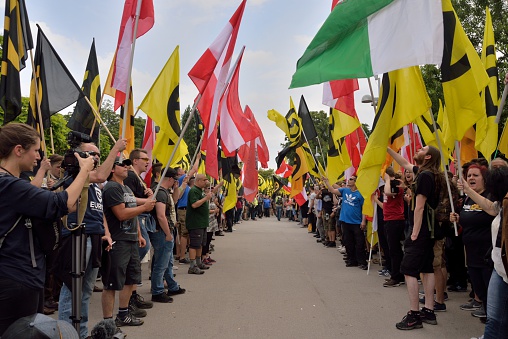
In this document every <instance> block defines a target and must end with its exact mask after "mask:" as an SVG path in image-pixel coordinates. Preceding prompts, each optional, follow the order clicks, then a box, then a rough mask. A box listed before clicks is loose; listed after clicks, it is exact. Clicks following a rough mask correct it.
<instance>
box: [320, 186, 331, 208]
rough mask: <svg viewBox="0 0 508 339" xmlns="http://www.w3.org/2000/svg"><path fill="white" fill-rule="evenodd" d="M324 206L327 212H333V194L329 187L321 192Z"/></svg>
mask: <svg viewBox="0 0 508 339" xmlns="http://www.w3.org/2000/svg"><path fill="white" fill-rule="evenodd" d="M321 201H322V208H323V211H324V212H325V213H328V214H332V210H333V194H332V193H331V192H330V191H328V190H327V189H325V190H323V191H322V192H321Z"/></svg>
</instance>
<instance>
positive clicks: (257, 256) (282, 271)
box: [90, 217, 483, 338]
mask: <svg viewBox="0 0 508 339" xmlns="http://www.w3.org/2000/svg"><path fill="white" fill-rule="evenodd" d="M235 228H236V231H234V232H233V233H226V235H225V236H224V237H219V236H216V237H215V239H216V240H215V241H214V242H213V243H214V244H215V249H216V250H215V252H213V253H212V257H213V258H214V259H215V260H217V263H215V264H214V265H213V266H212V268H211V269H209V270H208V271H207V272H206V273H205V274H204V275H201V276H196V275H189V274H187V268H188V265H178V266H179V270H177V271H175V273H176V280H177V281H178V283H179V284H180V285H181V286H182V287H183V288H185V289H187V293H186V294H184V295H179V296H175V297H174V299H175V300H174V303H172V304H157V303H156V304H155V306H154V308H153V309H150V310H147V311H148V316H147V317H146V318H144V321H145V323H144V325H142V326H139V327H122V330H123V331H124V332H125V333H127V334H128V338H407V337H411V338H471V337H476V336H479V335H480V334H482V333H483V325H482V324H481V323H480V321H479V320H478V319H476V318H474V317H472V316H471V315H470V314H469V312H466V311H461V310H460V309H459V305H460V304H462V303H465V302H467V299H468V293H453V292H449V295H450V300H449V301H447V302H446V304H447V308H448V310H447V312H440V313H437V320H438V325H437V326H433V325H427V324H424V328H423V329H417V330H412V331H399V330H397V329H396V328H395V323H396V322H398V321H400V319H401V318H402V317H403V316H404V314H405V313H406V312H407V310H408V299H407V292H406V288H405V286H404V285H403V286H400V287H394V288H385V287H383V286H382V284H383V281H384V278H381V277H379V276H378V273H377V270H378V269H380V267H379V266H378V265H373V267H372V269H371V273H370V275H367V272H366V271H362V270H360V269H358V268H346V267H345V265H344V263H343V260H342V255H341V254H339V252H338V251H337V250H335V249H332V248H324V247H323V246H322V245H320V244H317V243H316V241H315V238H314V237H312V236H311V235H310V234H308V232H307V230H306V229H304V228H300V226H299V225H298V224H297V223H296V222H289V221H287V219H283V220H282V221H280V222H278V221H277V219H276V218H274V217H271V218H263V219H260V220H257V221H244V222H242V223H241V224H239V225H235ZM143 277H144V280H143V283H144V284H143V286H142V287H139V288H138V293H140V294H141V295H142V296H144V297H145V298H146V299H150V297H151V295H150V281H149V280H148V264H143ZM97 285H98V286H101V283H100V282H97ZM116 307H118V303H117V304H116ZM115 313H116V310H115ZM101 319H102V312H101V303H100V293H94V294H93V296H92V301H91V305H90V328H91V327H93V324H95V323H97V322H98V321H100V320H101Z"/></svg>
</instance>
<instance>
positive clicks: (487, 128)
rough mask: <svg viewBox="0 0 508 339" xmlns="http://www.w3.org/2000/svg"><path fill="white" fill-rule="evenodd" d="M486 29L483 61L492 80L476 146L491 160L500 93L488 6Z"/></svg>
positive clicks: (483, 93) (477, 134) (487, 92)
mask: <svg viewBox="0 0 508 339" xmlns="http://www.w3.org/2000/svg"><path fill="white" fill-rule="evenodd" d="M485 11H486V19H485V31H484V34H483V45H482V58H481V60H482V63H483V65H484V67H485V70H486V71H487V74H488V75H489V79H490V82H489V84H488V86H487V87H486V88H485V89H484V90H483V91H482V93H481V97H482V100H483V102H484V103H485V108H486V114H484V115H483V116H482V118H481V119H480V120H479V121H478V122H477V123H476V141H475V146H476V149H478V150H479V151H480V152H482V154H483V156H484V157H485V159H487V160H488V161H489V162H490V159H491V157H492V153H494V151H495V150H496V146H497V137H498V126H497V123H496V115H497V108H498V106H499V93H498V88H497V78H498V69H497V60H496V46H495V40H494V27H493V26H492V18H491V16H490V10H489V8H488V7H487V8H486V10H485Z"/></svg>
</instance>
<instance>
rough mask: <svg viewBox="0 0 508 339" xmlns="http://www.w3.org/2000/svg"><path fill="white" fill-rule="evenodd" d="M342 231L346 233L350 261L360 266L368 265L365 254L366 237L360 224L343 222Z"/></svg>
mask: <svg viewBox="0 0 508 339" xmlns="http://www.w3.org/2000/svg"><path fill="white" fill-rule="evenodd" d="M342 229H343V231H344V242H345V244H344V246H346V253H347V257H348V260H349V261H351V262H352V263H358V265H365V264H367V256H366V254H365V235H364V234H363V231H362V230H361V229H360V225H358V224H348V223H345V222H343V223H342Z"/></svg>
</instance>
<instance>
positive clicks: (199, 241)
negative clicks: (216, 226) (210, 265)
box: [189, 228, 206, 250]
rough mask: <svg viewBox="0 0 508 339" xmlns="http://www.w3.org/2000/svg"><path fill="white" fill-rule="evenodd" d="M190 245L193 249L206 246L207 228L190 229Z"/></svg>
mask: <svg viewBox="0 0 508 339" xmlns="http://www.w3.org/2000/svg"><path fill="white" fill-rule="evenodd" d="M189 239H190V241H189V247H190V248H193V249H196V250H197V249H200V248H201V247H202V246H206V228H197V229H193V230H189Z"/></svg>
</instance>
